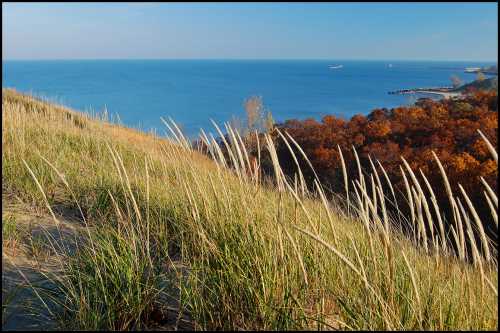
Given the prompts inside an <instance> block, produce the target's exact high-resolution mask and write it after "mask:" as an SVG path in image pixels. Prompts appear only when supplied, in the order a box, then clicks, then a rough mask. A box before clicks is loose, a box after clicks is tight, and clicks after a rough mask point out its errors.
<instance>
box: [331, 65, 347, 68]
mask: <svg viewBox="0 0 500 333" xmlns="http://www.w3.org/2000/svg"><path fill="white" fill-rule="evenodd" d="M342 67H344V66H343V65H335V66H330V68H331V69H338V68H342Z"/></svg>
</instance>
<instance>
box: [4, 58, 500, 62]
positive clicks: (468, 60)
mask: <svg viewBox="0 0 500 333" xmlns="http://www.w3.org/2000/svg"><path fill="white" fill-rule="evenodd" d="M96 60H101V61H103V60H120V61H123V60H129V61H133V60H177V61H178V60H186V61H189V60H214V61H221V60H223V61H339V60H342V61H428V62H431V61H434V62H494V63H498V58H497V59H474V60H471V59H370V58H40V59H36V58H12V59H3V58H2V62H4V61H96Z"/></svg>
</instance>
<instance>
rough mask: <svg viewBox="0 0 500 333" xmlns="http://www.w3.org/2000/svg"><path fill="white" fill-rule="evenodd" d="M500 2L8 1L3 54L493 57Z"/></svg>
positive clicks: (36, 57)
mask: <svg viewBox="0 0 500 333" xmlns="http://www.w3.org/2000/svg"><path fill="white" fill-rule="evenodd" d="M497 13H498V4H497V3H5V2H3V3H2V60H15V59H19V60H20V59H33V60H41V59H372V60H382V59H384V60H386V59H391V60H392V59H394V60H398V59H400V60H470V61H496V59H497V57H498V14H497Z"/></svg>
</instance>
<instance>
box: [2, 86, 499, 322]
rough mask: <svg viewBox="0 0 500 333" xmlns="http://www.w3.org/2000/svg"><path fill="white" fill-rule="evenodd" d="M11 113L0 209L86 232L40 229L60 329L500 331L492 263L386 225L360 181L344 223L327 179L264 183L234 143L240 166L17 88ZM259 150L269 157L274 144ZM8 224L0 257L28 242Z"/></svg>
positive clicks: (6, 110)
mask: <svg viewBox="0 0 500 333" xmlns="http://www.w3.org/2000/svg"><path fill="white" fill-rule="evenodd" d="M2 116H3V117H2V129H3V130H2V149H3V154H2V201H3V202H2V203H3V204H4V201H6V202H5V203H6V205H5V206H9V205H8V203H13V202H20V203H22V204H23V205H24V206H26V205H27V206H28V207H30V209H29V210H28V212H29V211H38V212H42V213H43V214H45V215H49V216H51V217H52V221H53V223H54V225H53V227H54V228H55V230H56V231H60V230H61V228H62V227H61V224H63V222H62V218H61V216H62V215H64V214H62V213H63V212H64V213H65V214H70V215H71V216H73V217H74V218H75V219H78V221H79V222H78V223H79V226H80V228H81V230H82V232H80V233H79V236H78V237H74V241H75V243H76V245H75V247H74V248H73V249H71V248H68V246H66V245H65V243H64V242H61V241H60V240H58V238H57V237H51V236H50V234H49V233H47V234H45V235H46V238H45V240H44V241H43V242H44V244H45V245H44V246H45V247H46V248H48V251H49V253H51V256H53V258H55V259H56V260H55V263H54V265H55V266H56V267H55V268H54V269H53V270H51V271H50V272H46V273H45V278H46V280H47V281H48V282H50V283H51V285H52V287H51V288H49V289H47V288H46V289H43V288H38V287H36V286H33V288H35V289H34V290H35V291H37V292H38V295H39V296H40V297H39V299H41V300H43V302H41V303H42V308H41V309H39V310H38V311H39V313H43V312H48V313H49V314H48V316H49V317H50V318H51V320H52V321H53V322H54V323H55V324H56V325H58V326H59V327H61V328H67V329H117V330H128V329H151V328H155V327H156V328H157V327H160V328H161V327H163V328H165V327H170V328H172V327H177V328H196V329H303V328H315V329H316V328H319V329H496V328H497V326H498V317H497V309H498V305H497V295H496V294H497V290H496V287H495V286H497V285H498V275H497V263H496V259H494V260H490V261H488V260H487V259H486V258H485V257H483V254H480V253H479V252H478V253H477V255H476V252H474V263H475V264H474V265H473V264H472V263H466V262H464V261H462V260H460V259H459V258H458V257H456V256H455V255H452V254H451V250H446V251H445V250H441V247H445V242H443V241H441V242H440V241H439V238H438V237H437V236H435V237H434V236H433V238H431V236H430V235H429V236H423V234H424V235H425V232H423V234H422V232H421V231H423V230H421V229H419V231H418V237H416V238H415V239H413V240H410V239H407V238H406V237H403V236H402V234H401V233H399V232H397V231H396V230H395V231H390V230H389V229H388V227H387V224H386V222H387V219H386V217H384V216H383V214H382V212H381V211H378V212H376V211H373V210H370V207H373V203H372V201H370V200H371V199H370V197H369V196H365V193H364V192H363V191H365V190H366V187H364V186H365V185H362V186H361V187H360V193H359V195H360V196H359V202H352V203H351V206H350V211H351V214H349V215H347V214H346V213H345V212H344V211H343V209H342V208H341V207H343V204H342V203H341V202H337V201H332V202H327V200H326V198H324V199H325V200H320V199H315V198H316V196H315V195H313V192H316V193H318V192H317V191H318V190H319V193H321V194H322V193H323V192H321V190H322V188H321V186H320V185H319V184H318V186H317V188H316V189H301V188H300V182H299V183H297V182H296V183H295V187H294V185H293V182H290V181H287V180H286V179H281V178H280V177H278V183H277V184H274V183H270V182H269V181H263V180H262V179H261V178H260V177H259V175H260V172H259V170H258V168H252V164H251V163H250V161H249V160H248V159H246V158H245V151H244V148H243V147H241V148H240V147H238V149H236V146H233V147H234V149H233V150H232V152H234V156H233V155H232V158H233V161H234V163H233V165H238V166H239V167H237V168H236V170H233V171H231V170H227V169H226V168H225V167H224V164H225V162H224V160H223V157H222V156H221V155H222V154H219V155H218V152H220V151H218V150H217V149H216V148H214V147H213V146H212V149H213V151H212V152H213V154H214V156H217V158H216V159H217V160H218V162H214V161H211V160H209V159H208V158H206V157H205V156H202V155H201V154H199V153H197V152H196V151H194V150H193V149H192V148H190V147H189V144H188V143H187V142H185V141H183V140H182V137H179V141H180V142H181V143H182V144H177V143H174V142H172V141H169V140H166V139H162V138H159V137H155V136H153V135H149V134H145V133H141V132H138V131H135V130H132V129H128V128H125V127H122V126H118V125H113V124H110V123H108V122H106V121H104V120H103V119H98V118H97V117H89V116H86V115H83V114H79V113H77V112H74V111H71V110H68V109H67V108H64V107H60V106H55V105H52V104H48V103H45V102H41V101H38V100H35V99H34V98H32V97H29V96H25V95H21V94H19V93H17V92H15V91H11V90H2ZM170 125H171V127H174V124H170ZM174 132H175V129H174ZM234 138H235V142H237V141H238V140H237V139H236V135H235V136H234ZM228 144H229V143H228ZM262 146H263V147H264V146H266V147H267V148H266V149H269V150H270V151H271V155H272V151H273V149H272V143H271V142H267V143H266V144H265V143H264V142H263V143H262ZM263 149H264V148H263ZM237 161H238V162H237ZM275 168H276V174H277V175H280V169H279V164H278V163H275ZM363 184H366V182H363ZM321 198H323V196H321ZM60 220H61V221H60ZM34 221H36V219H35V220H34ZM34 223H36V222H34ZM416 223H417V222H416ZM467 223H469V221H467ZM2 224H3V225H4V226H5V225H6V220H5V217H4V216H3V217H2ZM9 225H10V227H9V232H8V233H7V230H6V229H4V228H3V233H4V237H3V239H4V242H3V251H2V252H3V256H4V258H5V257H7V256H9V251H10V250H11V247H12V246H13V245H12V243H13V242H12V241H11V240H12V239H15V240H17V242H18V243H26V244H29V243H31V244H33V237H32V236H30V235H31V234H26V233H24V234H21V235H22V236H20V237H18V236H16V237H18V238H15V237H14V236H13V235H20V234H19V233H16V232H15V230H17V226H16V223H15V220H14V221H10V224H9ZM424 228H425V227H424ZM12 230H14V231H12ZM423 237H425V238H423ZM427 237H429V239H427ZM6 241H8V242H6ZM423 241H425V244H428V246H427V245H426V247H425V248H424V247H423V246H421V245H422V242H423ZM14 243H15V242H14ZM480 244H481V243H480V242H479V241H478V246H480ZM474 249H476V248H475V247H473V248H472V250H474ZM476 250H477V249H476ZM30 255H31V256H35V255H36V254H35V253H31V252H29V253H27V254H26V256H30ZM493 256H494V258H496V253H493ZM3 275H4V272H3ZM44 304H47V306H46V307H45V308H44V306H45V305H44ZM3 305H5V306H6V307H5V306H4V307H3V308H4V312H5V309H8V308H9V304H3ZM47 310H48V311H47Z"/></svg>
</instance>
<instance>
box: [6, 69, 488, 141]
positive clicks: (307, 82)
mask: <svg viewBox="0 0 500 333" xmlns="http://www.w3.org/2000/svg"><path fill="white" fill-rule="evenodd" d="M339 64H341V65H343V67H342V68H339V69H330V68H329V66H330V65H339ZM485 65H492V63H481V62H474V63H472V62H415V61H347V60H331V61H323V60H321V61H319V60H318V61H313V60H259V61H257V60H57V61H56V60H54V61H2V69H3V71H2V72H3V74H2V87H9V88H15V89H16V90H18V91H21V92H28V93H31V94H33V95H36V96H41V97H45V98H49V99H51V100H54V101H56V102H58V103H62V104H65V105H67V106H69V107H72V108H74V109H77V110H80V111H89V110H93V111H94V112H95V111H102V110H103V108H104V107H106V108H107V110H108V112H109V113H111V114H119V116H120V118H121V121H122V122H123V123H124V124H126V125H128V126H131V127H135V128H140V129H143V130H149V129H152V128H155V129H157V131H158V134H163V133H164V131H165V127H164V126H163V124H162V122H161V121H160V117H164V118H166V117H168V116H170V117H172V118H173V119H174V120H175V121H176V122H177V123H179V124H180V125H181V126H182V128H183V130H184V131H185V132H186V133H187V134H188V135H189V136H191V137H193V136H195V135H196V134H197V133H198V132H199V128H200V127H203V128H205V129H207V128H208V129H212V126H211V124H210V119H214V120H215V121H217V122H219V123H221V122H223V121H228V120H230V119H231V116H232V115H235V116H240V117H244V108H243V103H244V100H245V99H246V98H248V97H250V96H253V95H259V96H262V98H263V101H264V105H265V106H266V107H267V108H268V109H269V110H270V111H271V112H272V114H273V117H274V119H275V120H276V121H283V120H286V119H291V118H297V119H305V118H315V119H320V118H321V117H322V116H324V115H327V114H333V115H336V116H341V117H344V118H350V117H351V116H353V115H354V114H368V113H369V112H370V111H372V110H373V109H374V108H382V107H386V108H391V107H395V106H399V105H408V104H411V103H412V102H414V100H415V99H414V98H412V97H409V96H408V95H404V96H403V95H389V94H388V91H391V90H397V89H402V88H415V87H429V86H433V87H435V86H449V85H450V84H451V81H450V77H451V76H452V75H457V76H458V77H460V78H461V79H462V80H463V81H464V82H469V81H472V80H474V78H475V75H474V74H467V73H464V71H463V70H464V68H465V67H477V66H485Z"/></svg>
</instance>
